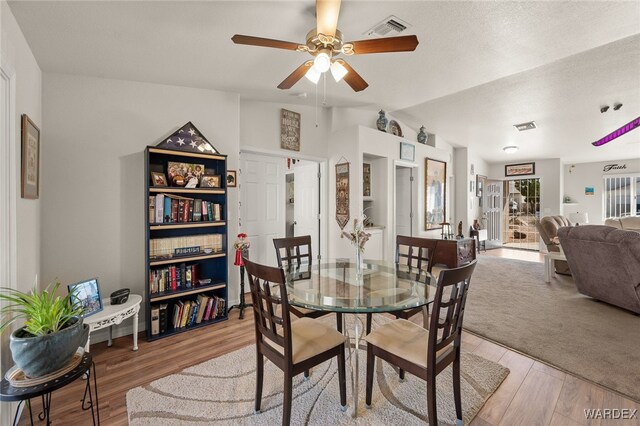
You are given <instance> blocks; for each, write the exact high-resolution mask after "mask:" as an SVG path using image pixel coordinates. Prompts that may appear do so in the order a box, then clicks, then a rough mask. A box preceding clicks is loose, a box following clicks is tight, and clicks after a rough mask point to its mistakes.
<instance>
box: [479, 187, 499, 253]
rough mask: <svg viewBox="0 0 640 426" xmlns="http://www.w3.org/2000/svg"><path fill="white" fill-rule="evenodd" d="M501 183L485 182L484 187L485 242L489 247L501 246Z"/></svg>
mask: <svg viewBox="0 0 640 426" xmlns="http://www.w3.org/2000/svg"><path fill="white" fill-rule="evenodd" d="M502 185H503V183H502V181H501V180H487V181H486V182H485V187H484V201H483V202H484V211H485V213H486V216H487V242H486V244H487V245H488V246H491V247H500V246H501V245H502V219H501V218H502V206H503V205H502Z"/></svg>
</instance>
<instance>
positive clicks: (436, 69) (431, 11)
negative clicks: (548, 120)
mask: <svg viewBox="0 0 640 426" xmlns="http://www.w3.org/2000/svg"><path fill="white" fill-rule="evenodd" d="M9 4H10V7H11V9H12V11H13V13H14V15H15V16H16V19H17V21H18V23H19V25H20V27H21V29H22V30H23V32H24V34H25V37H26V38H27V41H28V42H29V45H30V46H31V48H32V50H33V52H34V55H35V56H36V59H37V60H38V63H39V65H40V67H41V68H42V70H43V71H44V72H59V73H69V74H81V75H89V76H98V77H105V78H116V79H125V80H134V81H147V82H154V83H161V84H171V85H180V86H189V87H199V88H209V89H218V90H225V91H233V92H238V93H240V95H241V96H242V97H243V98H246V99H259V100H268V101H275V102H289V103H305V104H310V105H312V104H313V103H314V102H315V97H314V96H313V94H314V92H315V89H316V86H314V85H313V84H312V83H310V82H308V81H306V79H303V80H302V81H301V82H299V83H298V84H297V85H296V86H294V88H293V89H292V90H291V91H289V92H283V91H280V90H279V89H277V88H276V86H277V84H278V83H279V82H280V81H282V79H284V77H286V76H287V75H288V74H289V73H290V72H291V71H292V70H293V69H294V68H295V67H297V66H298V65H299V64H301V63H302V62H304V61H305V60H306V59H307V58H308V56H306V55H305V54H303V53H299V52H291V51H282V50H276V49H267V48H258V47H251V46H239V45H234V44H233V43H232V42H231V40H230V38H231V36H232V35H233V34H235V33H239V34H249V35H256V36H263V37H268V38H276V39H281V40H290V41H294V42H302V41H303V40H304V37H305V35H306V33H307V31H309V30H310V29H311V28H313V27H314V25H315V18H314V2H313V1H304V2H300V1H281V2H271V1H260V2H247V1H234V2H217V1H209V2H187V1H164V2H135V1H126V2H112V1H102V2H86V1H81V2H57V1H44V2H36V1H17V2H15V1H14V2H10V3H9ZM391 14H394V15H396V16H398V17H399V18H401V19H403V20H406V21H408V22H409V23H410V24H412V26H411V27H410V28H409V29H408V30H407V31H406V32H405V33H407V34H416V35H417V36H418V38H419V40H420V45H419V46H418V48H417V50H416V51H415V52H413V53H392V54H379V55H362V56H359V57H352V58H349V59H348V61H349V62H350V63H351V65H352V66H353V67H354V68H355V69H356V70H357V71H358V72H359V73H360V74H361V75H362V76H363V77H364V78H365V79H366V80H367V81H368V82H369V84H370V86H369V88H368V89H366V90H365V91H363V92H360V93H353V92H352V91H351V89H349V87H348V86H347V85H346V84H345V83H339V84H336V83H334V82H333V80H332V79H331V78H330V77H329V78H328V79H327V83H326V93H327V105H328V106H365V105H376V106H381V107H384V108H386V109H389V110H403V112H404V113H405V115H406V116H407V117H409V118H410V117H412V116H413V117H414V118H415V121H416V122H418V121H424V122H425V123H426V124H428V125H432V126H433V127H432V129H434V130H435V129H442V132H443V136H445V138H446V139H447V140H448V141H449V142H451V143H452V144H454V145H458V146H467V145H468V144H469V143H475V142H474V141H475V140H476V139H475V138H470V137H469V135H470V134H471V135H476V134H477V133H478V130H477V128H476V127H475V126H478V125H479V126H482V127H483V130H482V131H484V132H486V134H487V137H491V138H496V139H497V135H496V134H494V133H491V132H492V131H493V130H492V129H496V128H498V127H499V126H502V125H503V124H504V122H505V121H508V122H509V124H513V123H511V121H512V120H513V118H514V117H513V116H514V115H516V114H514V113H513V111H514V108H513V105H512V101H511V100H509V102H508V103H504V104H500V106H498V105H497V104H496V105H494V110H495V109H498V110H508V111H510V114H509V115H502V116H497V115H495V114H485V115H484V118H488V119H489V118H490V120H489V121H483V120H476V121H474V124H473V126H474V127H473V128H472V127H471V126H468V127H467V128H466V130H461V129H458V130H455V131H454V130H453V128H452V127H454V124H453V123H457V124H455V125H456V126H463V127H464V126H467V124H465V123H466V121H465V119H467V118H469V117H468V116H467V117H465V116H464V115H463V113H461V112H460V111H459V110H451V109H449V110H448V111H449V113H448V114H449V116H447V117H442V116H441V115H438V116H437V117H436V114H434V111H433V110H432V109H431V108H432V107H430V106H428V101H434V102H436V104H438V103H441V102H443V99H446V98H444V97H447V96H449V95H453V94H457V95H455V96H456V97H455V98H453V99H459V98H458V97H459V96H462V97H464V94H465V93H467V92H464V91H465V90H467V89H471V88H474V87H478V86H480V88H479V89H478V90H481V91H482V85H485V84H487V83H490V82H493V81H496V80H498V81H506V82H507V83H508V79H506V80H505V77H508V76H511V75H514V74H518V73H522V72H523V71H527V70H532V69H538V68H539V67H541V66H544V65H548V64H552V65H553V64H554V63H556V62H558V61H560V60H562V59H563V58H567V57H569V56H572V55H576V54H580V53H581V52H586V51H589V50H592V49H594V48H598V47H600V46H605V45H609V44H610V43H612V42H615V41H617V40H621V39H624V38H627V37H630V36H633V35H635V34H638V33H639V32H640V2H638V1H634V2H598V1H596V2H405V1H386V2H379V1H375V2H366V1H343V4H342V10H341V15H340V20H339V25H338V27H339V29H340V30H342V31H343V33H344V34H345V38H346V39H347V40H357V39H362V38H365V37H364V36H363V35H362V34H363V33H364V32H365V31H366V30H367V29H369V28H370V27H371V26H373V25H374V24H375V23H377V22H379V21H381V20H382V19H384V18H386V17H387V16H389V15H391ZM623 54H624V53H623ZM593 65H596V64H593ZM636 67H637V64H636ZM587 71H588V70H587ZM635 71H636V74H637V75H638V74H640V69H637V68H636V70H635ZM568 72H572V70H568ZM597 76H598V77H605V78H604V79H601V80H594V79H589V78H588V77H589V76H588V75H576V76H574V78H576V79H582V78H584V79H585V82H589V84H590V85H595V86H597V87H599V86H602V87H601V89H602V90H599V91H600V92H601V91H603V90H606V89H607V84H606V83H607V79H606V73H602V72H601V73H599V74H597ZM625 81H627V82H628V81H629V78H628V77H627V78H626V79H625ZM543 83H544V81H543V82H541V84H542V85H543V86H544V84H543ZM538 87H539V88H540V87H542V86H538ZM545 87H547V86H545ZM548 88H549V87H547V89H548ZM500 90H501V93H503V94H510V93H511V91H509V90H508V88H501V89H500ZM303 91H304V92H308V93H309V96H308V97H307V98H306V99H305V98H298V97H294V96H291V95H295V94H297V93H299V92H303ZM459 92H462V93H459ZM319 93H320V97H322V85H320V86H319ZM527 93H528V92H527ZM523 94H525V92H523ZM514 96H515V95H514ZM550 96H551V97H554V96H558V95H554V94H553V93H551V94H550ZM509 99H513V98H509ZM591 100H592V99H589V101H591ZM603 100H604V96H603ZM567 101H569V102H571V100H567V99H545V100H541V101H540V102H548V103H550V104H554V103H562V102H567ZM584 101H585V102H586V101H587V100H586V99H585V100H584ZM456 102H461V105H468V104H469V101H466V102H465V101H462V100H456ZM492 102H498V103H499V100H493V101H492ZM505 102H506V101H505ZM629 102H631V101H629ZM444 103H447V102H444ZM518 103H519V104H520V106H519V107H518V109H515V110H517V111H520V112H521V115H522V116H526V117H527V118H526V119H536V116H540V112H539V111H538V110H537V109H535V108H534V105H532V104H531V103H528V102H527V101H526V99H520V100H519V101H518ZM434 105H435V104H434ZM527 105H529V108H530V109H529V110H527V109H526V108H527ZM625 105H626V102H625ZM539 106H540V107H542V106H543V105H539ZM586 107H587V105H585V108H586ZM588 107H589V111H590V108H592V107H593V108H595V107H597V105H596V106H591V105H589V106H588ZM625 109H626V106H625ZM580 111H582V110H581V109H580ZM488 116H490V117H488ZM578 118H579V117H578ZM526 119H525V120H524V121H526ZM585 119H587V118H586V116H585ZM492 120H493V121H492ZM604 127H606V126H603V128H604ZM639 132H640V131H639ZM565 134H566V133H565ZM483 155H484V153H483ZM556 156H557V155H556ZM488 158H490V157H488Z"/></svg>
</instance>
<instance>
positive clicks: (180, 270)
mask: <svg viewBox="0 0 640 426" xmlns="http://www.w3.org/2000/svg"><path fill="white" fill-rule="evenodd" d="M199 272H200V265H198V264H197V263H196V264H193V265H187V264H186V263H181V264H180V265H171V266H168V267H166V268H160V269H152V270H150V271H149V293H150V294H152V295H153V294H157V293H163V292H165V291H176V290H183V289H188V288H193V287H197V286H199V285H207V284H211V278H207V279H200V273H199Z"/></svg>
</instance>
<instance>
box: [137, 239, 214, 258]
mask: <svg viewBox="0 0 640 426" xmlns="http://www.w3.org/2000/svg"><path fill="white" fill-rule="evenodd" d="M223 236H224V234H202V235H189V236H184V237H169V238H152V239H150V240H149V258H150V259H167V258H172V257H174V256H183V255H199V254H204V253H220V252H222V251H223V247H222V245H223V241H224V239H223Z"/></svg>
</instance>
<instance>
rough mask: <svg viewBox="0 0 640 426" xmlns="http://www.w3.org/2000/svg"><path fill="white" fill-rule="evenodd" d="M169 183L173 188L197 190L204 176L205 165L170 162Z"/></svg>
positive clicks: (168, 165)
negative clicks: (180, 187) (181, 187)
mask: <svg viewBox="0 0 640 426" xmlns="http://www.w3.org/2000/svg"><path fill="white" fill-rule="evenodd" d="M167 167H168V170H169V182H170V183H171V185H172V186H185V187H187V188H195V187H196V186H198V183H200V177H201V176H202V175H203V174H204V164H191V163H178V162H175V161H169V162H168V164H167Z"/></svg>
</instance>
